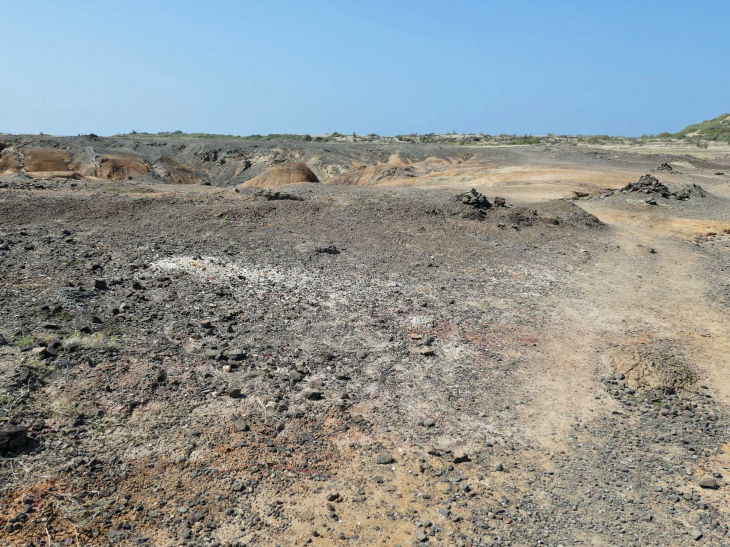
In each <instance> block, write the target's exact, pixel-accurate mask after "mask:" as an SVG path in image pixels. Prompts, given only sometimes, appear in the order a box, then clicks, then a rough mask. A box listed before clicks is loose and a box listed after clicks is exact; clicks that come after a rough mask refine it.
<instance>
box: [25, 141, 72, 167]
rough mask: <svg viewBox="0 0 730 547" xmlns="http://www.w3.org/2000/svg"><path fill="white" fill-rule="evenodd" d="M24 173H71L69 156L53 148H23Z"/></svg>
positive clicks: (66, 152) (65, 152) (64, 151)
mask: <svg viewBox="0 0 730 547" xmlns="http://www.w3.org/2000/svg"><path fill="white" fill-rule="evenodd" d="M22 152H23V158H24V161H23V163H24V166H25V171H26V173H49V172H63V171H71V168H70V167H69V163H71V154H70V153H69V152H68V151H66V150H57V149H55V148H35V147H34V148H25V149H24V150H23V151H22Z"/></svg>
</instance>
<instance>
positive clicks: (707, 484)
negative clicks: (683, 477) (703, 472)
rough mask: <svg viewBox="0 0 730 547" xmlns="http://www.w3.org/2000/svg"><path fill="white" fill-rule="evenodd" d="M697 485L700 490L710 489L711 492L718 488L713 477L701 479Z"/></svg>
mask: <svg viewBox="0 0 730 547" xmlns="http://www.w3.org/2000/svg"><path fill="white" fill-rule="evenodd" d="M697 484H698V485H699V486H700V487H702V488H710V489H712V490H716V489H717V488H718V487H719V485H718V484H717V480H715V479H714V478H713V477H703V478H701V479H700V480H699V481H697Z"/></svg>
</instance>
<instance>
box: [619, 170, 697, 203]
mask: <svg viewBox="0 0 730 547" xmlns="http://www.w3.org/2000/svg"><path fill="white" fill-rule="evenodd" d="M621 192H623V193H627V192H640V193H643V194H648V195H659V196H661V197H663V198H665V199H678V200H682V201H684V200H687V199H689V198H690V197H692V196H697V197H706V196H707V193H706V192H705V191H704V189H703V188H702V187H701V186H698V185H697V184H684V185H681V186H680V187H679V188H678V190H676V191H672V190H670V189H669V187H667V185H666V184H662V183H661V182H659V179H657V178H656V177H654V176H652V175H648V174H647V175H644V176H643V177H641V178H640V179H639V180H638V181H637V182H631V183H629V184H627V185H626V186H624V187H623V188H621Z"/></svg>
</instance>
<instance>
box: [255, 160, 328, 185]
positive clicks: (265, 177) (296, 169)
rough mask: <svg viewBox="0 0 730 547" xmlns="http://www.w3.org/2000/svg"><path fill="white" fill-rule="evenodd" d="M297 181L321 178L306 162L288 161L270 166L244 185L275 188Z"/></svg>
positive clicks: (310, 180) (312, 180) (311, 180)
mask: <svg viewBox="0 0 730 547" xmlns="http://www.w3.org/2000/svg"><path fill="white" fill-rule="evenodd" d="M297 182H319V179H318V178H317V175H315V174H314V173H313V172H312V170H311V169H310V168H309V167H308V166H307V164H306V163H302V162H298V161H288V162H285V163H281V164H279V165H274V166H273V167H270V168H269V169H267V170H266V171H265V172H263V173H262V174H261V175H259V176H258V177H255V178H252V179H251V180H249V181H246V182H244V183H243V185H242V186H254V187H257V188H273V187H275V186H285V185H287V184H295V183H297Z"/></svg>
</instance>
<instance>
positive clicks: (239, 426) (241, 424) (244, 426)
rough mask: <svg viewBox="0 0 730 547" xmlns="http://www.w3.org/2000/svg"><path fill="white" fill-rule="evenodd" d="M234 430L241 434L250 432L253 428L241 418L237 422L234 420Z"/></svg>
mask: <svg viewBox="0 0 730 547" xmlns="http://www.w3.org/2000/svg"><path fill="white" fill-rule="evenodd" d="M233 428H234V429H235V430H236V431H240V432H246V431H249V430H250V429H251V428H250V427H249V425H248V423H247V422H246V421H245V420H243V419H242V418H239V419H237V420H233Z"/></svg>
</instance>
